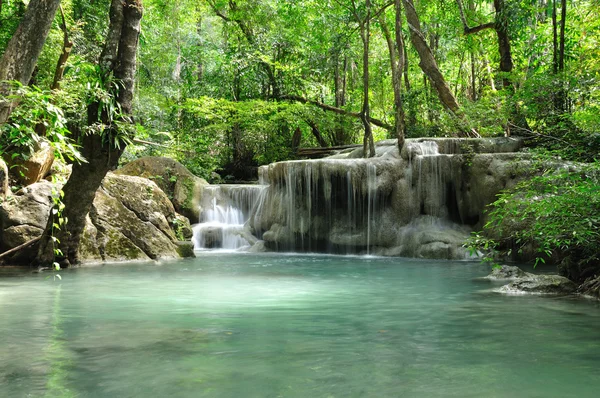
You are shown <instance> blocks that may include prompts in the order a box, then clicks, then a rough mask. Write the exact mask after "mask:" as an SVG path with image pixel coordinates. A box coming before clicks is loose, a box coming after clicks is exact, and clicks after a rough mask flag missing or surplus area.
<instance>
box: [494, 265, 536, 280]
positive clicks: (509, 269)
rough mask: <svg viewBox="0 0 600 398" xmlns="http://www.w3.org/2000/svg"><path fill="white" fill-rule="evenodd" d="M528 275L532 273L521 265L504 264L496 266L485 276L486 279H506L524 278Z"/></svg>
mask: <svg viewBox="0 0 600 398" xmlns="http://www.w3.org/2000/svg"><path fill="white" fill-rule="evenodd" d="M528 275H531V274H529V273H527V272H525V271H523V270H522V269H521V268H519V267H515V266H511V265H502V266H500V267H495V268H493V269H492V273H491V274H489V275H488V276H486V277H485V279H490V280H505V279H518V278H524V277H526V276H528Z"/></svg>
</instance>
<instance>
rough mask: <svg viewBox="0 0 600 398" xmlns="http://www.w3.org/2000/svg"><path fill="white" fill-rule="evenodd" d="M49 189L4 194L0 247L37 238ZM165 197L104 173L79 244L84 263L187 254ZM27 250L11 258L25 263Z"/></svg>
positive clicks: (46, 185)
mask: <svg viewBox="0 0 600 398" xmlns="http://www.w3.org/2000/svg"><path fill="white" fill-rule="evenodd" d="M52 189H53V185H52V184H51V183H50V182H48V181H41V182H39V183H36V184H33V185H31V186H29V187H25V188H23V189H22V190H20V191H19V192H18V193H17V194H15V195H14V196H9V197H8V198H7V199H6V200H5V201H4V202H3V203H2V205H1V206H0V226H1V227H2V228H1V232H0V248H1V249H2V250H1V251H2V252H3V251H5V250H10V249H12V248H15V247H17V246H20V245H21V244H23V243H25V242H28V241H29V240H31V239H34V238H37V237H39V236H41V234H42V232H43V231H44V228H45V227H46V223H47V220H48V215H49V214H50V209H51V207H52ZM188 230H189V223H187V220H182V217H180V216H178V214H177V213H176V212H175V209H174V208H173V205H172V203H171V201H170V200H169V198H168V197H167V195H166V194H165V193H164V192H163V191H162V190H161V189H160V188H159V187H158V186H157V185H156V184H155V183H154V182H152V181H150V180H148V179H145V178H141V177H133V176H120V175H115V174H112V173H109V174H108V175H107V176H106V178H105V179H104V181H103V182H102V185H101V187H100V189H98V191H97V192H96V197H95V199H94V203H93V205H92V208H91V210H90V213H89V215H88V217H87V222H86V227H85V230H84V234H83V237H82V241H81V247H80V258H81V260H82V261H83V262H84V263H86V262H99V261H123V260H149V259H165V258H178V257H180V256H181V254H182V253H187V254H189V250H187V251H186V250H185V249H186V248H185V247H180V245H178V240H179V239H178V235H180V236H181V235H189V231H188ZM36 252H37V250H36V247H35V246H31V247H30V248H28V249H26V250H22V251H21V252H19V253H18V256H17V257H12V258H10V259H9V261H12V262H27V261H30V260H32V259H33V257H34V256H35V254H36Z"/></svg>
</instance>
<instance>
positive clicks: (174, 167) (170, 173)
mask: <svg viewBox="0 0 600 398" xmlns="http://www.w3.org/2000/svg"><path fill="white" fill-rule="evenodd" d="M115 174H120V175H130V176H138V177H144V178H148V179H150V180H152V181H154V182H155V183H156V184H157V185H158V186H159V187H160V188H161V189H162V190H163V191H164V192H165V193H166V194H167V196H168V197H169V199H171V201H172V203H173V206H174V207H175V210H176V211H177V212H178V213H180V214H182V215H184V216H185V217H187V218H188V219H189V220H190V222H191V223H197V222H198V220H199V219H200V210H199V209H200V203H199V199H200V197H201V196H202V190H203V189H204V187H205V186H206V185H208V183H207V182H206V181H205V180H203V179H202V178H199V177H196V176H195V175H193V174H192V173H190V171H189V170H188V169H186V168H185V167H184V166H183V165H182V164H181V163H179V162H177V161H176V160H173V159H169V158H162V157H153V156H148V157H144V158H141V159H137V160H134V161H133V162H131V163H128V164H127V165H125V166H124V167H123V168H121V169H119V170H117V171H116V172H115Z"/></svg>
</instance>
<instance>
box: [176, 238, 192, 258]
mask: <svg viewBox="0 0 600 398" xmlns="http://www.w3.org/2000/svg"><path fill="white" fill-rule="evenodd" d="M177 252H178V253H179V256H180V257H181V258H194V257H196V254H195V253H194V244H193V243H192V242H191V241H190V242H177Z"/></svg>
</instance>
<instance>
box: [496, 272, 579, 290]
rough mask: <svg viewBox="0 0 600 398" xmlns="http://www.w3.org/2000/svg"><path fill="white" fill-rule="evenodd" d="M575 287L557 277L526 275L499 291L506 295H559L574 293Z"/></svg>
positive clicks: (572, 283)
mask: <svg viewBox="0 0 600 398" xmlns="http://www.w3.org/2000/svg"><path fill="white" fill-rule="evenodd" d="M576 290H577V285H576V284H575V283H574V282H573V281H570V280H569V279H567V278H565V277H563V276H559V275H533V274H527V275H526V276H525V277H524V278H519V279H516V280H514V281H513V282H511V283H509V284H508V285H505V286H502V287H501V288H500V289H499V291H500V292H501V293H508V294H524V293H534V294H559V295H566V294H572V293H575V291H576Z"/></svg>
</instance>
